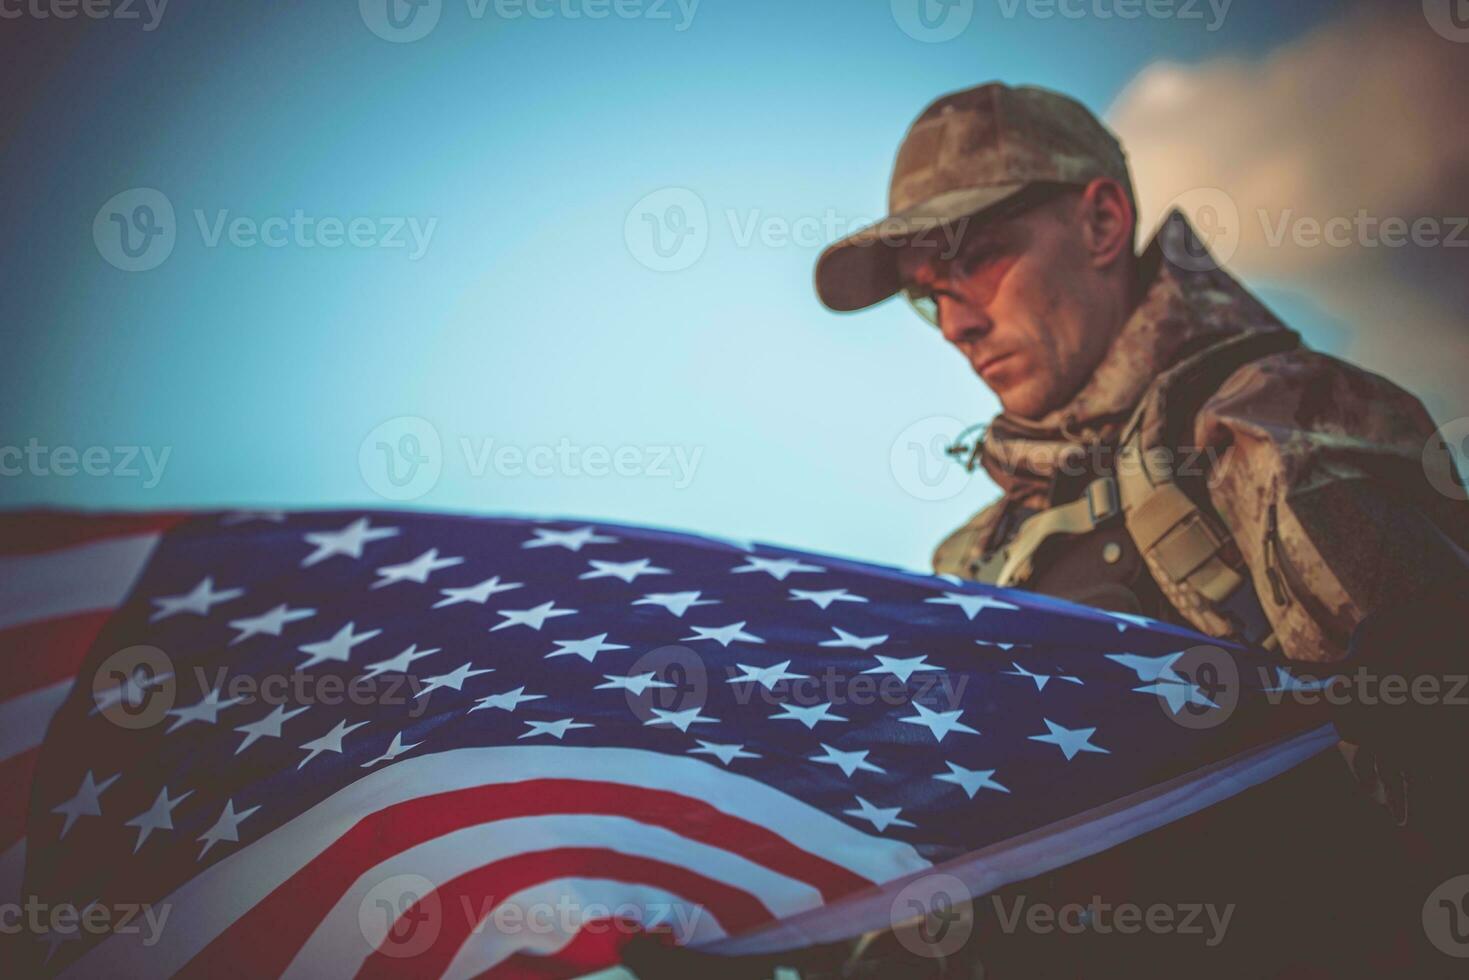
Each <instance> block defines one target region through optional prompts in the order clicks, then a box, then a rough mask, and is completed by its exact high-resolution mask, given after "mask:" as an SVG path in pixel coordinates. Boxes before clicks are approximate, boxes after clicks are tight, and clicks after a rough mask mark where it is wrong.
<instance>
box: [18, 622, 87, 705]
mask: <svg viewBox="0 0 1469 980" xmlns="http://www.w3.org/2000/svg"><path fill="white" fill-rule="evenodd" d="M111 616H112V610H110V609H104V610H99V611H97V612H90V613H79V614H77V615H75V616H61V617H58V618H56V619H43V620H41V621H40V622H36V623H27V624H26V625H24V626H12V627H11V628H10V629H7V630H0V701H5V700H8V699H10V698H13V697H18V696H19V695H22V694H27V693H29V692H31V691H36V690H39V689H40V688H43V687H50V686H51V685H52V684H56V683H59V682H60V681H64V680H68V679H70V678H72V677H75V676H76V673H77V668H79V667H80V666H81V664H82V661H83V660H84V659H86V656H87V651H88V650H89V649H91V646H92V641H94V640H96V639H97V634H98V633H100V632H102V626H103V625H104V624H105V623H106V622H107V620H108V618H109V617H111Z"/></svg>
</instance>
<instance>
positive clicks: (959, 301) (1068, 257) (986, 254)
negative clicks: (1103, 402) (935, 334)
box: [899, 194, 1116, 419]
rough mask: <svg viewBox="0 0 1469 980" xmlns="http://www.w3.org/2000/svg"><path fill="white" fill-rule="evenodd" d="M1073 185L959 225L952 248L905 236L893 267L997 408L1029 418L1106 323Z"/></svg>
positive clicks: (1069, 391)
mask: <svg viewBox="0 0 1469 980" xmlns="http://www.w3.org/2000/svg"><path fill="white" fill-rule="evenodd" d="M1077 208H1078V201H1077V198H1076V196H1075V195H1071V194H1068V195H1065V196H1062V197H1061V198H1059V199H1057V200H1053V201H1051V202H1049V203H1047V204H1043V205H1041V206H1039V207H1036V208H1034V209H1031V210H1029V211H1026V212H1024V213H1022V214H1019V215H1016V216H1013V217H1010V218H1006V219H1003V220H1000V221H994V222H988V223H986V224H984V225H983V226H978V227H975V228H972V229H969V231H968V234H966V235H965V237H964V239H963V242H962V244H961V246H960V247H959V248H958V249H957V250H956V251H954V252H953V254H952V256H945V255H943V254H942V251H941V249H942V243H941V242H935V243H934V244H933V245H932V246H931V247H925V246H911V247H909V248H908V249H905V250H904V252H903V253H902V255H901V256H900V259H899V274H900V276H901V277H902V280H903V282H904V283H905V285H907V286H908V287H909V289H910V291H911V292H916V293H918V294H921V295H928V296H930V297H931V298H932V300H933V301H934V303H935V304H936V305H937V310H938V320H939V328H940V330H941V331H942V332H943V335H944V339H945V340H947V341H948V342H949V343H951V344H953V345H954V347H955V348H957V349H958V350H959V352H960V353H961V354H963V355H964V357H965V359H966V360H967V361H969V364H970V366H971V367H973V369H974V371H975V373H976V374H978V375H979V376H980V378H981V379H983V381H984V383H985V384H987V385H988V386H989V387H990V388H991V389H992V390H993V391H994V392H995V394H996V396H998V398H999V399H1000V404H1001V405H1002V406H1004V409H1005V411H1006V412H1009V413H1010V414H1012V415H1017V416H1019V417H1021V418H1030V419H1038V418H1040V417H1042V416H1044V415H1045V414H1046V413H1048V412H1050V411H1052V410H1054V409H1056V408H1059V407H1061V406H1062V405H1064V404H1066V402H1067V401H1069V400H1070V399H1071V397H1072V396H1073V395H1075V394H1076V392H1077V391H1078V390H1080V388H1081V386H1082V385H1083V384H1084V383H1085V382H1086V379H1087V378H1088V377H1089V376H1090V375H1091V373H1092V371H1093V370H1094V369H1095V368H1096V366H1097V364H1098V363H1099V362H1100V361H1101V359H1102V355H1103V354H1104V353H1106V349H1107V346H1108V345H1109V344H1110V343H1111V340H1112V337H1113V336H1114V335H1115V333H1116V324H1113V323H1109V322H1107V321H1108V320H1109V319H1110V318H1112V317H1114V316H1115V310H1113V309H1110V308H1108V304H1106V303H1105V302H1103V296H1102V292H1101V291H1102V288H1103V287H1102V284H1101V283H1100V282H1099V281H1098V278H1097V275H1096V270H1095V268H1094V264H1093V263H1092V262H1091V257H1090V254H1089V252H1088V250H1087V248H1086V247H1085V244H1084V241H1083V238H1082V235H1081V231H1080V228H1079V222H1078V221H1077V220H1076V212H1077Z"/></svg>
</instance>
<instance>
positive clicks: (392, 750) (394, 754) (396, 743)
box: [362, 732, 423, 769]
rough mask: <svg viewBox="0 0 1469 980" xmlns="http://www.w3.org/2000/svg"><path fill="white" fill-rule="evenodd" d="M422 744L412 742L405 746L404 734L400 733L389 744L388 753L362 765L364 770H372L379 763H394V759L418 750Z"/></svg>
mask: <svg viewBox="0 0 1469 980" xmlns="http://www.w3.org/2000/svg"><path fill="white" fill-rule="evenodd" d="M422 744H423V743H422V742H411V743H409V744H408V745H404V744H403V733H402V732H399V733H398V734H396V735H394V736H393V740H392V741H391V742H389V743H388V750H387V751H386V752H384V753H383V754H382V755H380V756H378V757H377V758H376V759H373V760H371V761H370V762H364V763H363V764H362V768H363V769H371V768H372V767H373V766H375V765H377V764H378V763H379V762H392V761H393V760H394V759H396V758H398V756H400V755H402V754H403V753H405V752H412V751H413V750H414V749H416V748H418V747H419V746H420V745H422Z"/></svg>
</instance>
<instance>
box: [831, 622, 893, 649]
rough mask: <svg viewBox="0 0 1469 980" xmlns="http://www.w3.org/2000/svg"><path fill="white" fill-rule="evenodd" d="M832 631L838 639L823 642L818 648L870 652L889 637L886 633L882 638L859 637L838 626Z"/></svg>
mask: <svg viewBox="0 0 1469 980" xmlns="http://www.w3.org/2000/svg"><path fill="white" fill-rule="evenodd" d="M831 630H832V632H833V633H835V634H836V635H837V638H836V639H835V640H822V641H821V642H820V643H818V644H817V646H823V647H849V648H851V649H853V650H870V649H872V648H873V647H875V646H877V645H878V644H880V643H885V642H886V641H887V638H888V635H887V634H886V633H884V634H882V635H881V636H857V635H856V634H855V633H848V632H847V631H846V630H844V629H841V628H839V627H836V626H833V627H832V628H831Z"/></svg>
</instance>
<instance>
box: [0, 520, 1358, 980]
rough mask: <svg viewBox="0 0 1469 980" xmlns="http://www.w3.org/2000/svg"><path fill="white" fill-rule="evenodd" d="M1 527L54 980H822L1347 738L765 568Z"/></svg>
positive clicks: (689, 556)
mask: <svg viewBox="0 0 1469 980" xmlns="http://www.w3.org/2000/svg"><path fill="white" fill-rule="evenodd" d="M0 528H3V529H4V532H5V537H4V541H3V544H0V658H3V662H4V663H5V666H6V669H5V670H4V671H0V698H3V703H0V758H3V761H0V780H3V784H4V785H5V786H6V787H7V790H6V796H5V803H4V812H3V813H0V903H6V902H8V903H12V905H19V906H24V905H25V903H30V905H31V906H34V907H35V908H36V909H39V912H38V913H37V914H36V915H33V916H30V917H29V918H28V919H27V922H26V928H25V929H24V930H23V932H22V933H21V934H20V935H16V936H5V937H0V939H4V940H5V942H6V943H7V947H8V948H7V949H6V958H7V959H9V960H10V961H11V962H15V963H25V964H27V969H28V970H33V971H35V972H39V973H47V974H61V975H67V976H111V977H121V976H139V977H141V976H163V975H171V974H178V975H183V976H199V977H214V976H252V977H260V976H276V975H291V976H303V977H331V976H349V975H363V976H366V975H392V976H414V977H417V976H423V977H430V976H453V977H473V976H480V975H487V976H497V977H498V976H573V975H578V974H580V973H585V972H589V971H593V970H596V969H599V968H602V967H606V966H608V965H611V964H614V963H616V962H617V960H618V955H619V949H620V947H621V946H622V945H623V944H624V943H626V942H627V941H628V939H629V937H630V936H632V935H634V934H635V933H637V932H639V931H644V932H648V933H653V934H656V935H659V936H661V937H663V939H664V941H666V942H669V943H675V944H682V945H688V946H692V947H696V948H700V949H705V950H710V951H714V952H727V953H730V954H748V953H764V952H770V951H777V950H783V949H791V948H795V947H799V946H802V945H807V944H812V943H817V942H826V941H833V940H838V939H842V938H847V937H851V936H853V935H856V934H859V933H861V932H864V931H867V930H871V929H880V928H884V927H887V926H889V925H891V924H892V923H893V921H894V914H895V910H894V904H893V899H894V896H895V895H897V894H899V893H900V892H901V890H902V889H904V888H905V887H909V886H911V885H912V884H913V883H914V882H915V881H919V880H922V879H923V878H924V876H926V875H932V874H935V873H938V872H942V873H944V874H946V875H951V876H954V877H956V878H957V879H959V880H961V881H963V882H964V883H966V884H967V885H969V886H970V887H972V888H973V889H974V890H975V894H979V893H981V892H983V891H988V890H991V889H993V888H995V887H997V886H999V885H1002V884H1005V883H1007V882H1010V881H1014V880H1017V879H1018V878H1023V877H1029V876H1031V875H1034V874H1039V873H1041V872H1043V871H1045V870H1048V869H1049V868H1053V867H1056V866H1059V865H1061V864H1064V863H1068V862H1071V861H1075V860H1078V859H1080V858H1082V857H1085V856H1087V855H1089V854H1092V853H1096V852H1097V851H1100V850H1102V849H1105V848H1107V847H1110V846H1112V845H1114V844H1117V843H1120V842H1121V841H1123V840H1126V839H1129V838H1131V837H1134V836H1137V835H1138V834H1141V833H1144V832H1146V831H1147V830H1150V829H1153V828H1155V827H1157V826H1161V825H1162V824H1165V823H1167V822H1169V821H1171V820H1174V819H1177V818H1179V817H1182V816H1184V815H1186V814H1188V813H1191V812H1195V811H1197V810H1199V809H1201V808H1203V807H1206V806H1209V805H1210V804H1212V803H1213V802H1216V801H1218V800H1219V799H1222V798H1224V797H1225V796H1227V795H1230V794H1232V793H1234V792H1238V791H1239V790H1240V789H1241V788H1243V787H1245V786H1248V785H1253V784H1255V783H1258V782H1260V781H1262V780H1264V779H1267V778H1270V777H1271V776H1273V775H1276V774H1278V773H1280V772H1282V771H1284V770H1286V769H1288V768H1290V767H1291V766H1293V765H1296V764H1298V763H1299V762H1301V761H1303V760H1304V759H1306V758H1309V757H1310V756H1311V755H1313V754H1315V753H1316V752H1318V751H1320V750H1321V749H1322V748H1324V747H1326V746H1328V745H1329V744H1331V742H1332V741H1333V740H1334V735H1333V733H1332V732H1331V730H1330V729H1329V728H1327V727H1323V726H1321V720H1320V718H1319V717H1316V716H1314V715H1310V714H1308V713H1307V712H1305V711H1304V710H1303V709H1302V708H1300V707H1299V706H1298V705H1297V706H1292V705H1291V704H1290V702H1289V700H1286V701H1284V702H1282V700H1281V699H1280V698H1279V697H1271V696H1270V695H1271V693H1272V692H1278V691H1280V690H1281V689H1283V688H1285V687H1286V686H1288V685H1289V684H1290V683H1291V682H1292V680H1291V677H1290V675H1289V673H1288V672H1287V671H1285V670H1284V669H1283V668H1282V667H1281V666H1280V665H1279V664H1275V663H1274V662H1272V661H1270V660H1269V659H1268V658H1266V657H1264V656H1263V655H1257V654H1253V653H1251V652H1249V651H1245V650H1241V649H1238V648H1235V647H1231V646H1229V645H1227V644H1219V643H1217V641H1211V640H1209V639H1208V638H1206V637H1203V636H1200V635H1198V634H1195V633H1192V632H1190V631H1188V630H1186V629H1182V628H1179V627H1176V626H1172V625H1167V624H1163V623H1158V622H1154V621H1151V620H1145V619H1141V618H1139V617H1135V616H1125V615H1114V614H1111V613H1106V612H1102V611H1098V610H1093V609H1087V608H1083V607H1080V606H1075V605H1071V604H1068V603H1064V602H1060V601H1057V600H1052V599H1048V598H1044V597H1040V596H1036V595H1031V594H1028V593H1023V592H1016V591H1005V590H998V589H993V588H989V587H985V586H980V585H976V584H974V583H967V582H961V581H959V580H957V579H950V578H939V577H934V576H931V575H927V574H921V573H916V572H910V571H904V570H901V569H897V568H890V567H885V566H877V565H871V564H865V563H859V562H855V561H851V560H847V559H843V558H838V557H833V556H827V555H816V554H812V553H808V552H801V551H795V550H790V549H786V548H780V547H775V546H771V545H766V544H757V543H752V542H741V541H727V540H721V539H715V538H709V537H701V536H696V535H690V534H682V533H675V532H672V531H665V530H659V529H650V528H639V527H627V526H620V525H615V524H607V523H590V522H584V521H568V520H526V519H520V518H495V517H466V516H452V515H435V514H426V513H403V512H376V511H375V512H359V511H352V512H345V511H315V512H291V513H287V512H247V513H195V514H174V515H133V516H126V517H118V516H86V515H71V514H54V513H42V514H15V515H10V516H8V517H6V518H5V519H4V520H3V522H0ZM53 716H54V717H53ZM48 722H49V730H47V727H46V726H47V724H48ZM43 732H44V741H43V737H42V736H43ZM27 787H29V790H28V791H27V789H26V788H27ZM55 909H70V910H74V911H75V912H76V915H75V916H73V917H69V918H64V919H62V920H61V921H58V920H57V919H56V918H55V917H51V918H48V917H47V916H48V910H55ZM129 913H131V914H130V915H129ZM89 915H90V916H91V917H92V918H91V922H92V923H93V925H91V926H83V925H80V924H79V922H83V921H87V917H88V916H89ZM124 916H128V918H127V921H126V922H124V921H123V920H124Z"/></svg>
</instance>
